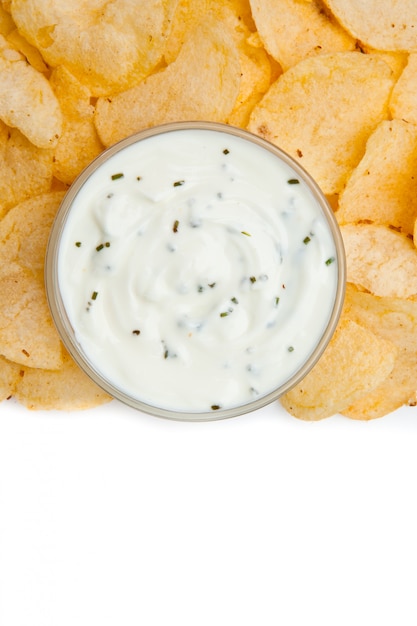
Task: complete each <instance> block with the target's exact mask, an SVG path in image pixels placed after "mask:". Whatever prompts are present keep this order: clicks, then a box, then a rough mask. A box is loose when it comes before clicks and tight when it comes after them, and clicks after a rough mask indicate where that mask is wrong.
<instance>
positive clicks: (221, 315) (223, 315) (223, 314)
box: [220, 311, 229, 317]
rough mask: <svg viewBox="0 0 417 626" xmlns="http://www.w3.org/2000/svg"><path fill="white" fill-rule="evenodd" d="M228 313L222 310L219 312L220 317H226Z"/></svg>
mask: <svg viewBox="0 0 417 626" xmlns="http://www.w3.org/2000/svg"><path fill="white" fill-rule="evenodd" d="M228 315H229V312H228V311H222V313H220V317H227V316H228Z"/></svg>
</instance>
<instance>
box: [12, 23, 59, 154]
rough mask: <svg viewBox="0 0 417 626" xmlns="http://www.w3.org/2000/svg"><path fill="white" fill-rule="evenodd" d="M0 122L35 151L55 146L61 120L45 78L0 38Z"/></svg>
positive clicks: (53, 96)
mask: <svg viewBox="0 0 417 626" xmlns="http://www.w3.org/2000/svg"><path fill="white" fill-rule="evenodd" d="M0 82H1V91H0V119H1V120H3V122H4V123H5V124H7V125H8V126H12V127H13V128H18V129H19V130H20V131H21V132H22V133H23V134H24V135H25V136H26V137H27V138H28V139H29V141H31V142H32V143H33V144H34V145H35V146H37V147H38V148H51V147H53V146H55V145H56V143H57V141H58V137H59V135H60V133H61V125H62V116H61V110H60V108H59V104H58V101H57V99H56V98H55V95H54V93H53V91H52V89H51V87H50V85H49V83H48V81H47V80H46V78H45V76H44V75H43V74H41V73H40V72H38V71H36V70H35V69H34V68H33V67H31V66H30V65H28V64H27V63H26V60H25V59H24V58H23V56H22V55H21V54H20V53H19V52H17V51H16V50H14V49H13V48H12V47H11V46H10V45H9V44H8V43H7V41H6V40H5V39H4V37H2V36H1V35H0Z"/></svg>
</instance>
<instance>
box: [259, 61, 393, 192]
mask: <svg viewBox="0 0 417 626" xmlns="http://www.w3.org/2000/svg"><path fill="white" fill-rule="evenodd" d="M393 84H394V79H393V76H392V71H391V69H390V68H389V67H388V65H387V64H386V63H385V62H384V61H381V60H380V59H379V58H377V57H374V56H372V55H367V54H361V53H360V52H339V53H335V54H320V55H317V56H313V57H309V58H307V59H305V60H303V61H300V63H298V64H297V65H295V66H294V67H292V68H290V69H289V70H287V71H286V72H284V74H282V76H280V77H279V78H278V80H277V81H276V82H275V83H274V84H273V85H272V86H271V88H270V89H269V91H268V92H267V93H266V95H265V96H264V97H263V99H262V100H261V102H260V103H259V104H258V105H257V106H256V107H255V108H254V110H253V112H252V115H251V117H250V122H249V125H248V129H249V130H250V131H252V132H254V133H255V134H258V135H260V136H261V137H264V138H265V139H267V140H269V141H271V142H272V143H275V144H276V145H278V146H279V147H280V148H282V149H283V150H285V151H286V152H288V153H289V154H290V155H291V156H293V157H294V158H295V159H297V160H298V161H299V162H300V163H301V165H303V166H304V167H305V169H306V170H307V171H308V172H309V173H310V174H311V175H312V176H313V178H315V179H316V181H317V183H318V184H319V185H320V186H321V188H322V190H323V192H324V193H326V194H335V193H339V192H340V191H341V190H342V189H343V187H344V185H345V182H346V179H347V178H348V176H349V174H350V172H351V170H352V168H353V167H355V166H356V165H357V163H358V162H359V161H360V158H361V157H362V154H363V152H364V150H365V145H366V141H367V139H368V137H369V135H370V134H371V133H372V131H373V130H374V128H375V127H376V126H377V125H378V124H379V122H381V121H382V120H383V119H386V118H387V117H388V98H389V95H390V92H391V89H392V87H393ZM353 94H354V97H353Z"/></svg>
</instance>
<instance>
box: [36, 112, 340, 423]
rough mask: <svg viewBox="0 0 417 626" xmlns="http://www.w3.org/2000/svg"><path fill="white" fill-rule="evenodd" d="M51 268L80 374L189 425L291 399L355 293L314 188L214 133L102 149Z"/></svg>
mask: <svg viewBox="0 0 417 626" xmlns="http://www.w3.org/2000/svg"><path fill="white" fill-rule="evenodd" d="M80 242H82V245H81V243H80ZM46 266H47V270H46V283H47V292H48V298H49V301H50V305H51V310H52V314H53V316H54V319H55V322H56V324H57V327H58V330H59V331H60V333H61V336H62V338H63V341H64V343H65V345H66V346H67V348H68V349H69V351H70V352H71V354H72V355H73V357H74V358H75V359H76V360H77V362H78V363H79V365H80V366H81V367H83V368H84V369H85V371H87V373H89V374H90V376H91V377H92V378H93V379H94V380H96V382H98V384H100V385H101V386H103V388H104V389H106V390H107V391H109V393H111V394H112V395H113V396H115V397H116V398H119V399H121V400H122V401H124V402H127V403H128V404H130V405H131V406H135V407H136V408H139V409H141V410H143V411H146V412H150V413H152V414H156V415H161V416H164V417H177V418H184V419H210V418H212V419H218V418H219V417H228V416H232V415H238V414H241V413H244V412H247V411H250V410H253V409H255V408H259V407H261V406H263V405H265V404H267V403H268V402H271V401H272V400H274V399H276V398H277V397H279V395H281V393H283V392H285V391H287V390H288V388H289V387H290V386H292V385H293V384H295V383H296V382H298V381H299V379H300V376H302V375H305V374H306V373H307V371H308V369H310V368H311V366H312V364H314V362H315V361H316V360H317V359H318V357H319V356H320V354H321V353H322V351H323V350H324V347H325V345H327V343H328V341H329V339H330V337H331V334H332V332H333V331H334V329H335V326H336V323H337V319H338V316H339V313H340V309H341V306H342V302H343V293H344V271H345V270H344V256H343V246H342V243H341V237H340V233H339V231H338V228H337V224H336V222H335V220H334V217H333V214H332V211H331V209H330V208H329V206H328V205H327V203H326V201H325V199H324V198H323V196H322V195H321V194H320V191H319V190H318V188H317V187H316V185H315V183H314V182H313V181H312V180H311V179H310V178H309V177H308V175H307V174H306V173H305V172H304V171H303V170H302V169H301V168H300V167H299V166H298V165H297V164H296V163H294V162H293V161H292V160H291V159H290V158H289V157H288V156H287V155H285V154H283V153H282V152H281V151H279V150H278V149H277V148H276V147H275V146H272V145H270V144H267V143H266V142H265V141H264V140H262V139H260V138H257V137H254V136H253V135H251V134H249V133H247V132H245V131H242V130H240V129H235V128H232V127H228V126H225V125H221V124H214V123H198V122H195V123H178V124H171V125H166V126H163V127H159V128H156V129H155V128H154V129H150V130H148V131H143V132H142V133H139V134H138V135H136V136H134V137H131V138H128V139H126V140H123V141H122V142H120V143H119V144H116V145H115V146H113V147H112V148H109V149H108V150H107V151H106V152H105V153H103V154H102V155H101V156H100V157H99V158H98V159H96V161H94V162H93V163H92V165H90V166H89V167H88V168H87V170H85V171H84V173H83V174H82V175H81V176H80V177H79V178H78V179H77V181H76V182H75V183H74V184H73V186H72V187H71V189H70V190H69V192H68V194H67V196H66V197H65V199H64V202H63V204H62V206H61V209H60V211H59V213H58V216H57V219H56V221H55V224H54V227H53V230H52V234H51V239H50V244H49V247H48V253H47V264H46Z"/></svg>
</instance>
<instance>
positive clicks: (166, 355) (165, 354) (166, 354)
mask: <svg viewBox="0 0 417 626" xmlns="http://www.w3.org/2000/svg"><path fill="white" fill-rule="evenodd" d="M168 354H169V352H168V350H165V352H164V359H167V358H168Z"/></svg>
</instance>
